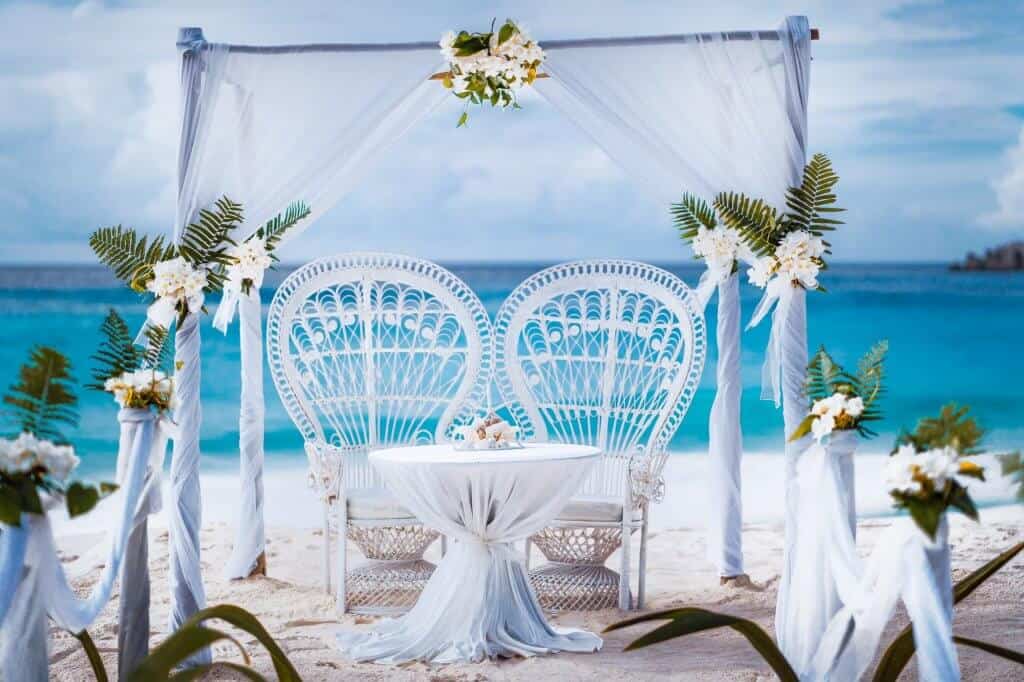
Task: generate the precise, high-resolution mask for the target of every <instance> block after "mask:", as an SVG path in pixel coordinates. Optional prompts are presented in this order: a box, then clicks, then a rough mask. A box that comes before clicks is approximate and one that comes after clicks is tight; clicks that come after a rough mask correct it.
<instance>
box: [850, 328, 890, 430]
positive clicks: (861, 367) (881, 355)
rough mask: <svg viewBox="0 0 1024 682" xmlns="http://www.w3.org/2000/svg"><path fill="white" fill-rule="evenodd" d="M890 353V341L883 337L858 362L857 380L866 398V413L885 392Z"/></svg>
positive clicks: (862, 394)
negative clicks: (886, 362) (886, 363)
mask: <svg viewBox="0 0 1024 682" xmlns="http://www.w3.org/2000/svg"><path fill="white" fill-rule="evenodd" d="M888 353H889V342H888V341H887V340H885V339H883V340H882V341H879V342H878V343H876V344H875V345H874V346H872V347H871V349H870V350H869V351H868V352H867V353H865V354H864V357H862V358H861V359H860V361H859V362H858V363H857V374H856V377H855V381H856V385H857V391H858V395H860V396H861V397H862V398H863V399H864V407H865V412H866V413H868V412H870V411H871V408H872V406H873V405H874V404H875V402H876V401H877V400H878V399H879V398H880V397H881V396H882V395H883V394H884V393H885V383H884V382H885V356H886V355H887V354H888Z"/></svg>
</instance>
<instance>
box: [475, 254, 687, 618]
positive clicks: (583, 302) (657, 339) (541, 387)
mask: <svg viewBox="0 0 1024 682" xmlns="http://www.w3.org/2000/svg"><path fill="white" fill-rule="evenodd" d="M700 310H701V308H700V305H699V304H698V302H697V301H696V298H695V296H694V294H693V292H692V291H691V290H690V289H689V287H687V286H686V285H685V284H684V283H683V282H682V281H681V280H680V279H679V278H678V277H676V276H674V275H672V274H671V273H669V272H666V271H664V270H661V269H659V268H655V267H652V266H650V265H645V264H643V263H636V262H631V261H621V260H592V261H577V262H573V263H566V264H563V265H558V266H555V267H552V268H548V269H547V270H543V271H541V272H539V273H537V274H535V275H533V276H532V277H530V278H529V279H527V280H526V281H525V282H523V283H522V284H521V285H519V287H517V288H516V290H515V291H514V292H512V294H511V295H510V296H509V298H508V300H506V301H505V303H504V304H503V305H502V307H501V310H500V311H499V313H498V316H497V320H496V324H495V348H496V350H495V357H496V360H497V366H496V376H497V381H498V387H499V389H500V390H501V392H502V394H503V397H504V398H505V400H506V401H507V403H508V407H509V409H510V411H511V413H512V416H513V418H514V419H515V421H516V422H517V423H518V425H519V427H520V428H521V429H522V431H523V433H524V435H525V436H526V437H533V438H536V439H538V440H550V441H560V442H567V443H580V444H587V445H595V446H597V447H599V448H601V450H602V452H603V455H602V457H601V460H600V461H599V463H598V464H597V465H596V466H595V468H594V471H593V473H592V474H591V476H590V477H589V478H588V480H587V481H586V483H585V484H584V487H583V490H581V491H580V494H581V495H584V496H587V497H597V498H602V499H607V500H612V501H616V502H618V503H620V504H622V505H623V507H624V509H625V510H626V513H624V514H623V516H622V518H623V521H622V522H621V523H609V522H607V521H603V522H597V521H595V522H593V523H591V522H586V521H578V520H577V521H573V522H564V523H560V522H557V521H556V522H555V523H554V524H553V526H552V527H551V528H548V529H545V530H544V531H542V532H541V533H540V534H538V536H536V537H534V538H533V539H532V542H533V543H535V544H537V545H538V546H539V547H540V548H541V551H542V552H543V553H544V555H545V557H546V558H547V559H548V560H549V561H550V562H553V563H551V564H549V565H548V566H545V567H542V568H540V569H535V570H534V571H532V572H531V576H533V578H534V581H535V585H534V586H535V588H536V589H537V591H538V595H539V596H540V598H541V602H542V603H543V604H544V605H545V606H546V607H547V608H549V609H552V610H562V609H566V608H581V605H582V606H585V607H587V608H601V607H604V606H610V605H613V604H608V599H607V594H608V580H609V574H612V575H614V572H613V571H610V570H609V569H604V568H603V564H604V562H605V560H606V559H607V558H608V556H609V555H610V554H611V553H612V552H613V551H614V550H615V549H616V548H617V547H618V546H619V544H620V543H622V544H623V552H622V556H623V560H622V572H623V576H624V579H623V580H621V581H620V580H618V578H617V577H616V582H617V590H618V601H619V605H620V607H621V608H628V607H630V606H631V601H632V600H631V595H630V591H629V575H628V572H629V561H630V557H629V549H630V547H629V538H630V536H631V534H632V533H633V532H634V531H636V530H640V531H641V545H640V564H641V566H640V576H639V595H638V602H642V599H643V589H644V568H645V567H644V562H645V555H646V518H647V505H648V503H649V502H650V501H651V500H652V499H654V500H656V499H658V498H659V496H660V495H661V494H662V491H663V487H664V483H663V481H662V479H661V471H662V468H663V467H664V464H665V458H666V456H667V448H668V443H669V441H670V440H671V438H672V436H673V435H674V434H675V432H676V430H677V429H678V428H679V425H680V424H681V422H682V419H683V417H684V416H685V414H686V411H687V409H688V408H689V406H690V402H691V401H692V400H693V396H694V393H695V392H696V390H697V386H698V383H699V381H700V375H701V372H702V371H703V368H704V355H705V330H704V319H703V317H702V314H701V312H700ZM608 530H613V531H614V532H613V533H608V532H605V531H608ZM598 568H601V569H602V570H598ZM588 586H589V589H591V592H592V593H593V595H592V596H593V598H592V599H587V598H583V597H581V596H580V594H581V593H584V592H586V591H587V589H588Z"/></svg>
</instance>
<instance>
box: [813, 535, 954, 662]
mask: <svg viewBox="0 0 1024 682" xmlns="http://www.w3.org/2000/svg"><path fill="white" fill-rule="evenodd" d="M844 544H845V543H844ZM844 554H846V556H847V560H846V561H845V562H843V563H839V562H837V563H836V564H834V566H833V575H834V578H835V584H836V587H837V589H838V592H839V598H840V599H841V600H842V602H843V605H844V606H843V608H842V609H841V610H840V611H839V612H838V613H837V614H836V615H835V617H834V618H833V619H832V620H831V622H830V623H829V626H828V629H827V630H826V632H825V634H824V636H823V637H822V639H821V645H820V646H819V648H818V650H817V652H816V654H815V655H814V657H813V661H812V663H811V665H810V667H809V668H808V670H807V671H806V672H805V673H804V674H803V675H802V676H801V677H802V679H806V680H823V679H832V680H856V679H860V678H861V676H862V675H863V674H864V673H865V671H866V670H867V668H868V666H869V665H870V664H871V661H872V660H873V659H874V657H875V652H876V651H877V649H878V644H879V641H880V640H881V637H882V633H883V632H884V630H885V626H886V624H887V623H888V622H889V619H890V618H891V617H892V614H893V611H894V610H895V608H896V604H897V602H898V601H899V600H900V598H902V599H903V603H904V604H905V605H906V608H907V615H908V616H910V622H911V624H912V625H913V632H914V644H915V646H916V655H917V663H918V676H919V678H920V679H922V680H943V682H945V681H947V680H959V679H960V669H959V664H958V662H957V656H956V649H955V647H954V645H953V618H952V609H951V606H950V605H951V603H952V588H951V587H950V582H951V578H950V576H949V575H948V571H949V563H948V558H949V527H948V525H947V524H946V519H945V517H943V519H942V522H941V524H940V527H939V531H938V533H937V535H936V539H935V540H931V539H929V538H928V537H927V536H926V535H925V534H924V533H923V532H922V531H921V530H920V529H919V528H918V527H917V526H916V525H915V524H914V522H913V521H912V520H911V519H910V518H909V517H904V518H901V519H899V520H897V521H896V522H895V523H894V524H893V525H892V526H891V527H890V528H889V529H888V530H887V531H886V532H885V533H884V534H883V535H882V537H881V538H880V539H879V542H878V544H877V545H876V547H875V550H874V551H873V552H872V553H871V556H870V558H869V559H868V560H867V563H866V565H865V566H864V568H863V570H862V569H861V566H860V561H859V559H858V558H857V556H856V553H855V552H854V551H852V550H851V549H850V548H849V547H848V546H847V547H846V550H845V551H844ZM947 590H948V591H949V594H946V591H947Z"/></svg>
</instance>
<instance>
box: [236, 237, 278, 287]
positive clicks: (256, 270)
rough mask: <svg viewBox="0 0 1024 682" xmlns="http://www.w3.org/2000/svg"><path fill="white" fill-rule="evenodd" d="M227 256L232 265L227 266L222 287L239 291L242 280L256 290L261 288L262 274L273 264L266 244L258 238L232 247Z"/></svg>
mask: <svg viewBox="0 0 1024 682" xmlns="http://www.w3.org/2000/svg"><path fill="white" fill-rule="evenodd" d="M227 255H228V257H229V258H231V259H232V260H233V261H234V264H233V265H229V266H228V277H227V282H225V285H224V287H225V288H226V289H230V290H234V291H241V289H242V282H243V281H244V280H249V281H250V282H251V283H252V285H253V286H254V287H257V288H259V287H261V286H263V273H264V272H266V270H267V268H269V267H270V266H271V265H273V263H274V259H273V258H271V257H270V253H269V252H268V251H267V245H266V242H264V241H263V240H262V239H260V238H258V237H253V238H251V239H248V240H246V241H244V242H242V243H241V244H238V245H236V246H232V247H231V248H230V249H229V250H228V254H227Z"/></svg>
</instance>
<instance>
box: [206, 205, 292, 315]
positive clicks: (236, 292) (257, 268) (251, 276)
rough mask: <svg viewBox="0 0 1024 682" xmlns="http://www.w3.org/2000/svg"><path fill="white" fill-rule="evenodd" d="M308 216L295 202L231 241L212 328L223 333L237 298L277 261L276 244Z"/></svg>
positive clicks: (259, 281)
mask: <svg viewBox="0 0 1024 682" xmlns="http://www.w3.org/2000/svg"><path fill="white" fill-rule="evenodd" d="M309 215H310V209H309V206H308V205H307V204H306V203H305V202H302V201H296V202H294V203H292V204H290V205H289V206H288V208H287V209H285V211H284V213H281V214H279V215H277V216H275V217H274V218H272V219H271V220H269V221H268V222H267V224H266V225H264V226H263V227H261V228H259V229H258V230H256V231H255V232H254V233H252V234H251V235H249V237H248V238H247V239H245V241H243V242H242V243H241V244H234V245H232V246H231V247H229V248H228V250H227V253H226V259H225V260H226V261H227V265H226V267H225V272H224V297H223V298H222V299H221V303H220V305H219V306H218V307H217V314H216V315H214V318H213V326H214V328H215V329H218V330H220V331H221V332H223V333H225V334H226V333H227V330H228V325H229V324H231V320H233V319H234V317H235V312H236V311H237V310H238V297H239V296H249V297H251V296H252V295H253V289H255V290H256V291H257V292H258V291H259V289H260V287H262V286H263V277H264V275H265V274H266V271H267V270H268V269H271V268H272V267H273V265H274V263H276V262H278V258H277V254H276V253H275V252H276V250H277V246H278V244H279V243H280V241H281V238H282V237H283V236H284V234H285V233H286V232H287V231H288V230H290V229H291V228H293V227H295V226H296V225H297V224H298V223H300V222H302V221H303V220H305V219H306V218H308V217H309Z"/></svg>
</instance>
